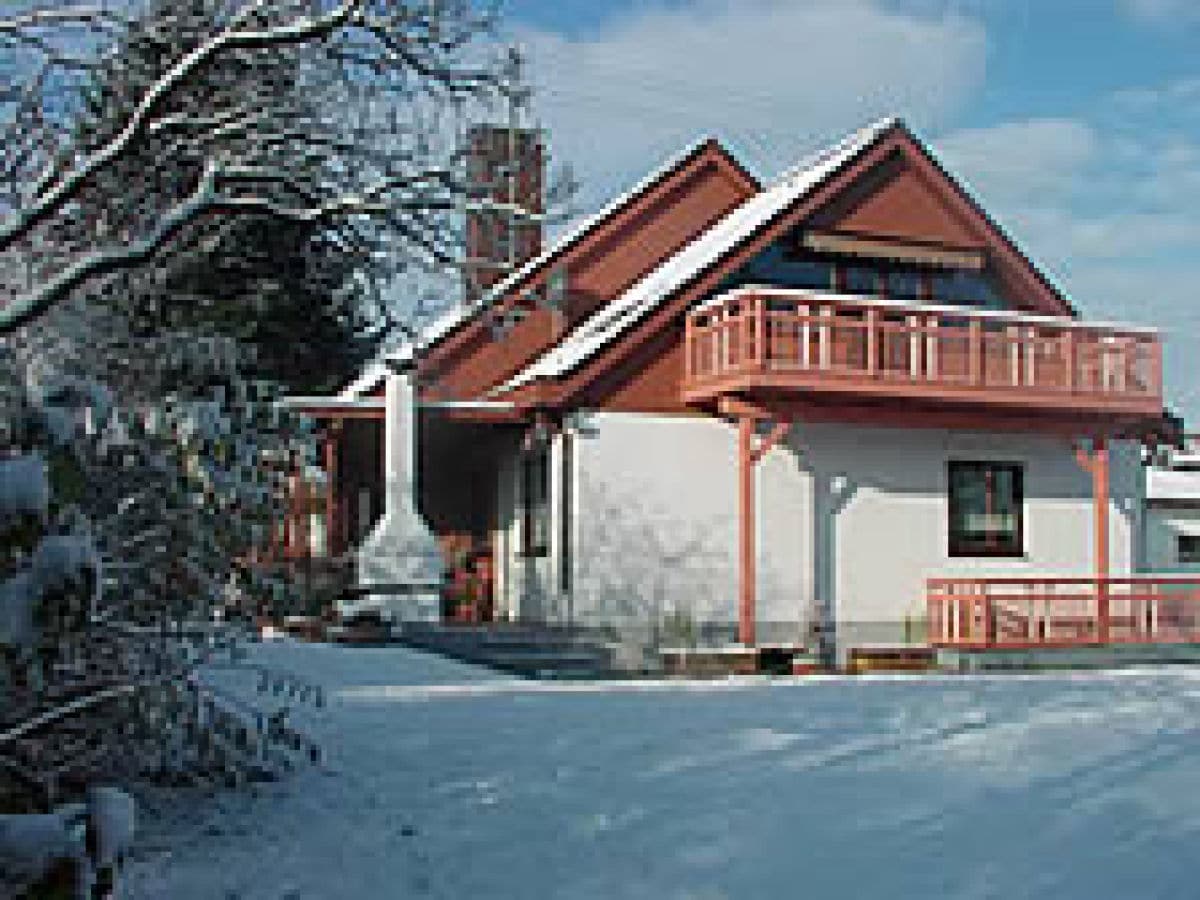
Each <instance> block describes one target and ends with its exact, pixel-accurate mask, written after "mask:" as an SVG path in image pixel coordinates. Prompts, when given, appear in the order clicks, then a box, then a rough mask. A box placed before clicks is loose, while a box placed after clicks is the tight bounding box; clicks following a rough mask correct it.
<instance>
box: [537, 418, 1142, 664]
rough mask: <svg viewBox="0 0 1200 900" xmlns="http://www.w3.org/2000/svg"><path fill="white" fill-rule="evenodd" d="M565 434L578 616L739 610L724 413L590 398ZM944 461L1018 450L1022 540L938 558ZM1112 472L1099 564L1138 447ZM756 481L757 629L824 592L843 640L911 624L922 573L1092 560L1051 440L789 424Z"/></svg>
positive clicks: (1079, 501) (1063, 459)
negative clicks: (656, 409)
mask: <svg viewBox="0 0 1200 900" xmlns="http://www.w3.org/2000/svg"><path fill="white" fill-rule="evenodd" d="M571 433H572V435H573V437H574V440H575V453H574V464H575V485H576V490H575V493H574V510H573V512H574V516H575V518H576V521H575V523H574V528H573V532H572V533H573V534H574V535H575V539H574V545H573V547H572V548H571V566H572V583H573V591H572V596H571V598H570V604H571V608H572V613H573V617H574V618H575V619H577V620H579V621H613V620H623V619H629V618H640V617H646V616H653V615H662V614H664V613H669V612H672V611H675V612H683V613H686V614H687V615H688V616H690V617H691V618H692V619H694V620H695V621H697V622H699V621H704V620H722V621H726V622H729V623H732V622H734V621H736V617H737V612H736V609H737V606H736V602H737V601H736V597H737V457H736V452H737V451H736V433H735V429H734V427H733V426H731V425H730V424H728V423H724V422H721V421H718V420H714V419H701V418H691V417H670V416H650V415H641V414H626V413H608V412H597V413H592V414H588V415H586V416H582V417H580V420H579V422H578V423H577V426H576V427H573V428H572V429H571ZM955 459H960V460H987V461H997V462H1016V463H1020V464H1021V465H1022V466H1023V469H1024V493H1025V509H1024V532H1025V553H1024V555H1023V556H1021V557H1020V558H1013V559H997V558H953V557H950V556H949V554H948V548H947V529H948V503H947V463H948V462H949V461H950V460H955ZM1111 470H1112V474H1111V493H1112V513H1111V515H1110V527H1111V530H1112V533H1111V539H1110V540H1111V551H1110V555H1111V566H1112V572H1113V574H1121V573H1128V572H1130V571H1131V570H1132V568H1133V566H1134V563H1135V560H1134V555H1135V546H1136V544H1137V535H1138V530H1139V527H1140V525H1139V523H1138V517H1139V516H1140V508H1141V504H1140V500H1139V497H1140V490H1141V482H1140V479H1141V474H1140V472H1141V470H1140V465H1139V458H1138V451H1137V447H1136V446H1134V445H1131V444H1125V443H1118V444H1114V445H1113V449H1112V464H1111ZM756 479H757V500H758V503H757V522H756V526H757V532H758V610H757V612H758V620H759V622H760V623H761V625H760V629H759V640H760V641H771V640H782V639H785V638H788V637H791V638H792V639H794V638H795V636H796V635H798V634H803V633H804V629H805V626H806V625H807V624H808V623H809V622H811V621H812V619H813V617H814V616H815V615H816V614H817V610H818V609H819V607H820V605H821V604H829V606H830V609H831V611H832V612H833V614H834V615H835V616H836V619H837V622H838V624H839V628H841V629H843V632H842V634H843V639H844V640H845V641H849V642H874V641H888V642H890V641H897V640H902V639H904V635H905V629H906V625H905V620H906V619H908V620H909V621H910V627H911V628H912V629H913V630H914V633H915V630H916V629H918V628H919V627H920V621H919V620H920V619H922V618H923V616H924V583H925V579H926V578H929V577H936V576H945V575H954V574H967V573H978V574H980V575H1077V576H1083V575H1089V574H1091V573H1092V571H1093V558H1092V554H1093V546H1092V537H1093V526H1092V498H1091V479H1090V476H1089V475H1087V474H1086V473H1085V472H1083V471H1082V470H1081V469H1080V468H1079V466H1078V465H1077V463H1076V461H1075V458H1074V451H1073V448H1072V445H1071V443H1070V442H1069V441H1068V440H1066V439H1064V438H1060V437H1052V436H1045V435H1037V434H1013V433H972V432H955V431H944V430H934V429H912V430H904V429H896V428H870V427H863V426H848V425H813V424H805V423H800V424H798V425H797V426H796V427H794V428H793V429H792V432H791V434H790V436H789V439H788V441H787V442H786V443H781V444H780V445H779V446H776V447H775V448H773V449H772V450H771V451H770V452H769V453H768V454H767V455H766V457H765V458H764V459H763V460H762V462H761V463H760V464H759V466H758V468H757V470H756ZM556 530H557V529H556Z"/></svg>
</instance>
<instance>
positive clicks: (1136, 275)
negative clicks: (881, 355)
mask: <svg viewBox="0 0 1200 900" xmlns="http://www.w3.org/2000/svg"><path fill="white" fill-rule="evenodd" d="M507 31H508V33H509V36H510V37H511V38H513V39H516V40H518V41H519V42H520V43H521V44H522V45H523V46H524V47H525V49H526V51H527V52H528V54H529V56H530V59H531V72H532V76H533V79H534V82H535V85H536V86H537V87H538V88H539V95H538V98H537V101H536V108H537V113H538V116H539V117H540V119H541V121H542V123H543V124H544V125H545V126H546V127H547V128H548V129H549V130H550V136H551V142H552V151H553V152H554V153H555V154H556V157H557V160H558V161H559V162H569V163H571V165H572V166H573V167H574V169H575V172H576V174H577V176H578V177H579V178H580V179H581V180H582V181H583V185H584V188H583V192H582V195H581V198H580V202H581V206H583V207H585V208H586V207H592V206H595V205H597V204H598V203H600V202H601V201H602V200H603V199H604V198H605V197H606V196H608V195H610V194H611V193H613V192H615V191H618V190H620V189H621V188H623V187H625V186H627V185H628V184H631V183H632V182H634V181H636V180H637V179H638V178H639V177H640V176H641V175H643V174H644V173H645V172H646V171H647V170H648V169H650V168H651V167H653V166H655V165H657V164H658V163H659V162H660V161H661V160H662V159H663V158H665V157H666V156H669V155H670V154H671V153H672V152H674V151H675V150H676V149H678V148H679V147H681V146H683V145H684V144H686V143H687V142H688V141H690V140H692V139H694V138H695V137H697V136H700V135H703V134H708V133H711V134H715V135H717V136H718V137H720V138H721V139H722V140H724V141H725V142H726V143H727V144H728V145H729V146H730V147H732V148H733V149H734V151H735V152H736V153H737V154H738V155H739V157H741V158H742V159H743V161H744V162H746V163H747V164H748V165H750V167H751V168H752V169H754V170H755V171H757V172H758V173H759V174H760V175H763V176H767V177H769V176H771V175H773V174H774V173H775V172H776V171H778V170H779V169H781V168H783V167H784V166H786V165H788V164H789V163H790V162H792V161H794V160H796V159H797V158H799V157H800V156H802V155H803V154H804V153H805V152H807V151H810V150H812V149H814V148H815V147H817V146H820V145H822V144H825V143H828V142H830V141H832V140H835V139H837V138H838V137H840V136H841V135H842V134H843V133H844V132H846V131H849V130H851V129H853V128H856V127H858V126H860V125H861V124H863V123H865V122H867V121H870V120H872V119H874V118H877V117H879V116H881V115H888V114H899V115H902V116H903V117H904V118H905V119H906V120H908V121H909V123H910V124H911V125H912V126H913V127H914V128H915V129H916V131H917V132H918V133H919V134H920V135H921V136H922V137H924V138H926V140H927V141H928V142H929V143H930V144H931V145H932V146H933V148H934V150H935V151H936V152H938V153H939V155H940V156H941V157H942V158H943V160H944V161H945V162H946V163H947V164H948V165H949V167H950V168H951V170H953V171H954V172H956V173H957V174H958V175H960V176H961V177H962V178H963V179H964V180H965V181H966V182H967V183H968V184H969V185H970V186H971V187H972V188H973V189H974V190H975V192H976V193H977V194H978V195H979V196H980V197H981V199H982V200H983V202H984V204H985V205H986V206H987V207H988V209H989V210H991V211H992V212H993V213H994V214H995V215H996V216H997V218H999V219H1000V221H1001V222H1002V223H1003V224H1004V225H1005V226H1006V227H1007V228H1008V229H1009V230H1010V231H1011V232H1012V233H1013V234H1014V236H1015V237H1016V238H1017V240H1018V242H1019V243H1021V244H1022V246H1023V247H1024V248H1025V249H1026V250H1027V251H1028V252H1029V253H1030V254H1031V255H1032V256H1033V257H1034V258H1035V259H1036V260H1038V262H1039V263H1041V264H1042V265H1043V266H1044V267H1045V268H1046V269H1047V270H1048V271H1049V272H1050V273H1051V274H1052V275H1053V276H1054V277H1055V278H1056V279H1057V280H1058V281H1059V282H1060V283H1061V284H1062V285H1063V286H1064V288H1065V289H1066V290H1067V292H1068V294H1069V295H1070V296H1071V298H1072V300H1073V301H1074V302H1075V303H1076V305H1077V306H1078V307H1079V308H1080V309H1081V310H1082V311H1083V313H1084V315H1086V316H1088V317H1091V318H1097V319H1116V320H1124V321H1133V322H1139V323H1143V324H1153V325H1158V326H1160V327H1162V328H1163V329H1164V330H1165V331H1166V333H1167V336H1168V341H1167V378H1168V393H1169V397H1170V399H1171V401H1172V403H1173V404H1174V405H1175V406H1176V407H1177V408H1178V409H1179V410H1181V411H1183V412H1184V413H1186V415H1187V417H1188V419H1189V424H1190V425H1191V426H1192V427H1194V428H1195V429H1196V430H1200V353H1197V350H1200V296H1197V295H1198V294H1200V53H1198V52H1197V51H1198V50H1200V0H653V2H645V0H642V2H635V0H558V2H553V0H550V2H547V0H508V4H507Z"/></svg>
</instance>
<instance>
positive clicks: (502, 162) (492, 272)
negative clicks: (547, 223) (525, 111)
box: [463, 125, 545, 303]
mask: <svg viewBox="0 0 1200 900" xmlns="http://www.w3.org/2000/svg"><path fill="white" fill-rule="evenodd" d="M467 165H468V173H469V179H470V184H471V194H472V198H473V199H476V200H482V201H492V202H494V203H497V204H507V205H509V206H513V207H517V208H519V210H521V211H524V212H526V213H534V214H538V213H541V212H542V211H543V202H544V201H543V191H544V180H545V171H544V170H545V154H544V152H543V146H542V135H541V132H540V131H538V130H537V129H531V128H509V127H507V126H504V125H475V126H472V127H471V129H470V130H469V131H468V132H467ZM541 250H542V224H541V222H540V221H529V220H528V219H525V218H522V217H521V215H520V214H519V212H517V211H516V210H513V211H512V212H505V211H503V210H487V209H479V208H471V207H468V210H467V214H466V265H465V266H464V268H463V296H464V300H465V301H466V302H467V303H473V302H474V301H475V300H477V299H479V297H480V296H481V295H482V294H483V293H485V292H486V291H487V290H488V288H490V287H491V286H492V285H494V284H495V283H496V282H498V281H500V280H501V279H502V278H504V277H505V276H506V275H507V274H508V273H509V272H511V271H512V270H513V269H516V268H518V267H519V266H521V265H522V264H523V263H525V262H526V261H528V260H529V259H531V258H533V257H534V256H536V255H537V254H538V253H540V252H541Z"/></svg>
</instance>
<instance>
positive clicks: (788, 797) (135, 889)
mask: <svg viewBox="0 0 1200 900" xmlns="http://www.w3.org/2000/svg"><path fill="white" fill-rule="evenodd" d="M259 652H260V654H261V656H262V657H263V658H264V660H265V661H267V662H269V663H273V664H276V665H278V666H280V667H282V668H286V669H290V670H292V671H296V672H304V673H307V674H308V675H309V676H310V677H313V678H315V679H316V680H318V681H320V682H321V683H323V684H324V685H325V686H326V687H327V689H328V691H329V700H330V702H329V705H328V707H327V708H326V709H325V710H324V711H323V712H321V711H316V712H315V713H313V714H310V715H308V717H307V718H308V719H311V720H312V721H313V723H314V729H315V730H316V731H317V732H318V733H319V734H320V736H321V737H322V739H323V741H324V744H325V746H326V748H327V749H328V751H329V760H328V763H327V765H326V767H325V768H324V769H323V770H310V771H302V772H301V773H300V774H299V775H297V776H296V777H294V778H292V779H291V780H289V781H285V782H282V783H279V784H273V785H268V786H266V787H260V788H259V789H258V790H257V792H256V794H255V795H252V794H251V793H249V792H242V793H229V794H227V795H224V796H221V797H218V798H216V799H214V800H212V801H205V802H204V803H202V804H199V805H197V804H196V803H189V804H188V806H189V808H187V809H180V811H179V814H178V816H177V818H176V820H175V821H174V822H173V823H171V824H170V825H169V828H168V833H167V834H166V835H155V836H147V840H151V841H153V845H150V846H143V848H142V849H141V851H140V852H139V854H138V856H137V857H136V859H135V861H134V862H133V864H132V865H131V867H130V869H129V871H128V882H127V884H128V886H129V887H130V888H131V895H132V896H134V897H163V898H168V897H169V898H179V900H184V898H190V897H197V898H200V897H202V898H228V897H247V898H249V897H256V898H257V897H264V898H267V897H278V898H284V897H291V898H308V897H330V898H340V897H347V898H350V897H442V898H468V897H504V898H508V897H511V898H523V900H533V898H541V897H564V898H597V900H599V898H634V897H636V898H642V897H654V898H659V897H694V898H717V897H745V898H758V897H771V896H774V897H818V898H823V897H896V898H900V897H905V898H906V897H972V898H975V897H979V898H983V897H989V898H990V897H997V898H1000V897H1004V898H1009V897H1079V898H1097V897H1139V898H1149V897H1195V896H1196V892H1197V888H1196V871H1195V859H1196V855H1195V854H1196V847H1197V842H1198V840H1200V717H1198V715H1197V714H1198V713H1200V671H1196V670H1186V669H1168V670H1160V671H1139V672H1123V673H1116V674H1112V675H1100V674H1084V675H1073V676H1070V675H1046V676H1011V675H1010V676H993V677H980V678H973V679H968V678H961V677H911V678H901V677H896V678H884V677H876V678H830V679H807V680H803V679H796V680H791V679H789V680H779V681H772V682H764V681H755V680H745V681H731V682H721V683H703V684H698V683H687V682H672V683H665V684H663V683H650V684H614V683H600V684H572V683H544V682H543V683H536V682H524V681H514V680H512V679H509V678H507V677H503V676H498V675H494V674H491V673H489V672H487V671H485V670H480V669H474V668H470V667H467V666H461V665H458V664H456V663H453V662H449V661H446V660H443V659H439V658H437V657H431V656H427V655H424V654H421V653H417V652H415V651H409V650H404V649H399V648H382V649H365V648H358V649H356V648H339V647H330V646H314V645H299V644H292V643H286V644H279V645H274V646H264V647H262V648H261V650H260V651H259Z"/></svg>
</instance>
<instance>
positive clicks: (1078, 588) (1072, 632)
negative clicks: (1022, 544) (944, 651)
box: [926, 576, 1200, 650]
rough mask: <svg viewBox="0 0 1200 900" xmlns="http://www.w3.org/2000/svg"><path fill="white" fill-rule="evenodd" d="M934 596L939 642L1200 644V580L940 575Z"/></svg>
mask: <svg viewBox="0 0 1200 900" xmlns="http://www.w3.org/2000/svg"><path fill="white" fill-rule="evenodd" d="M926 602H927V609H928V616H929V643H930V644H931V645H933V646H935V647H946V648H957V649H972V650H988V649H1034V648H1041V647H1079V646H1097V645H1109V644H1193V643H1195V644H1200V578H1189V577H1186V576H1153V577H1149V576H1148V577H1133V578H934V579H930V580H929V581H928V582H927V584H926Z"/></svg>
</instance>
